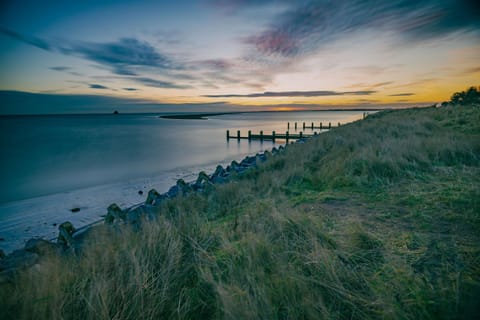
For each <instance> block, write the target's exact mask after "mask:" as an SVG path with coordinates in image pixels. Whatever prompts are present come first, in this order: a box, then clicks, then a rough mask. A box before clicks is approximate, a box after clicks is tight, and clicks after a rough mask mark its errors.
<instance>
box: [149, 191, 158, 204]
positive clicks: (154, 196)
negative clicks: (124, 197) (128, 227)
mask: <svg viewBox="0 0 480 320" xmlns="http://www.w3.org/2000/svg"><path fill="white" fill-rule="evenodd" d="M158 197H160V193H158V191H157V190H155V189H151V190H150V191H148V196H147V200H145V203H146V204H155V201H156V200H157V198H158Z"/></svg>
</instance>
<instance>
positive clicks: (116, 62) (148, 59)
mask: <svg viewBox="0 0 480 320" xmlns="http://www.w3.org/2000/svg"><path fill="white" fill-rule="evenodd" d="M60 50H61V51H62V52H63V53H65V54H67V55H74V56H81V57H83V58H85V59H87V60H90V61H93V62H96V63H98V64H100V65H102V66H106V67H108V68H110V69H111V70H112V72H113V73H115V74H118V75H127V76H132V75H137V72H136V70H135V69H136V68H138V67H148V68H155V69H164V70H170V69H179V68H180V66H179V65H178V64H176V63H174V62H173V61H172V60H171V59H170V58H168V57H167V56H166V55H164V54H161V53H159V52H157V50H156V49H155V48H154V47H153V46H151V45H150V44H149V43H147V42H145V41H140V40H138V39H135V38H122V39H120V40H118V41H116V42H108V43H76V44H73V45H70V46H64V47H62V48H60Z"/></svg>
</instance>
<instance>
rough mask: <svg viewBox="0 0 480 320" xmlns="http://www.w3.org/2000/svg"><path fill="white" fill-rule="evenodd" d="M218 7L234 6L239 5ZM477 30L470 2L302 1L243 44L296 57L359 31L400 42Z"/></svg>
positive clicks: (478, 21)
mask: <svg viewBox="0 0 480 320" xmlns="http://www.w3.org/2000/svg"><path fill="white" fill-rule="evenodd" d="M222 2H226V3H230V4H232V3H234V4H236V5H238V2H239V1H222ZM261 2H265V1H261ZM254 4H258V2H257V1H242V5H254ZM479 27H480V14H479V10H478V5H477V4H475V3H474V1H469V0H463V1H454V0H436V1H433V0H427V1H409V0H391V1H375V0H369V1H368V0H367V1H365V0H336V1H307V2H305V1H301V2H297V5H293V6H292V7H291V8H290V9H288V10H286V11H285V12H284V13H282V14H280V15H279V16H278V17H277V18H276V19H275V20H274V22H273V23H272V24H271V25H270V26H269V27H268V28H267V29H265V30H264V31H262V32H260V33H259V34H256V35H252V36H250V37H248V38H246V40H245V43H247V44H248V45H251V46H252V47H253V48H254V49H255V50H256V51H257V52H258V53H260V54H264V55H268V56H272V55H274V56H283V57H295V56H298V55H302V54H306V53H309V52H312V51H313V50H316V49H319V48H321V47H324V46H327V45H329V44H330V43H331V42H333V41H335V40H337V39H339V38H342V37H345V36H346V35H348V34H351V33H353V32H357V31H359V30H362V29H376V30H383V31H395V33H396V34H397V37H398V38H399V39H400V38H401V37H404V38H408V39H409V40H429V39H432V38H436V37H440V36H444V35H446V34H449V33H452V32H457V31H468V30H477V31H478V29H479Z"/></svg>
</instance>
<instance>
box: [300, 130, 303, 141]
mask: <svg viewBox="0 0 480 320" xmlns="http://www.w3.org/2000/svg"><path fill="white" fill-rule="evenodd" d="M302 136H303V134H302V131H300V139H302Z"/></svg>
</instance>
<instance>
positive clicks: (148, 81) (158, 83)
mask: <svg viewBox="0 0 480 320" xmlns="http://www.w3.org/2000/svg"><path fill="white" fill-rule="evenodd" d="M130 79H131V80H133V81H135V82H138V83H141V84H143V85H146V86H149V87H155V88H165V89H188V88H191V86H188V85H179V84H176V83H173V82H170V81H163V80H157V79H152V78H147V77H138V78H137V77H132V78H130Z"/></svg>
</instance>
